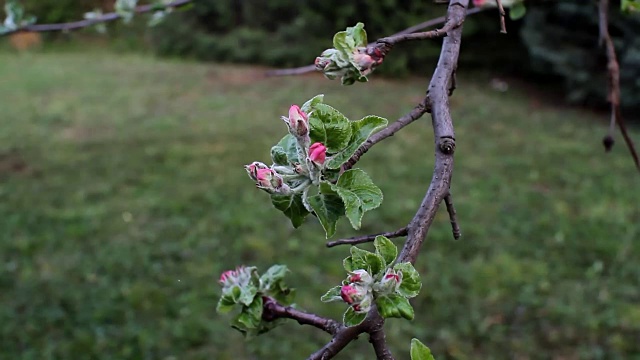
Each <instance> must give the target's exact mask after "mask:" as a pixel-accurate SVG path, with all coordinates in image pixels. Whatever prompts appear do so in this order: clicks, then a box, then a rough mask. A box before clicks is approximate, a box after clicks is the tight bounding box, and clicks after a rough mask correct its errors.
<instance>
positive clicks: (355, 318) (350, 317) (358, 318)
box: [342, 306, 367, 326]
mask: <svg viewBox="0 0 640 360" xmlns="http://www.w3.org/2000/svg"><path fill="white" fill-rule="evenodd" d="M366 317H367V313H357V312H355V311H354V310H353V308H352V307H351V306H349V308H348V309H347V311H345V312H344V316H343V317H342V322H343V323H344V325H345V326H356V325H358V324H360V323H361V322H363V321H364V318H366Z"/></svg>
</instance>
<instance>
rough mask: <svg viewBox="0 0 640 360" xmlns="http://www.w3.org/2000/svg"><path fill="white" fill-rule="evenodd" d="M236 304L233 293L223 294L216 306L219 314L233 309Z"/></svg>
mask: <svg viewBox="0 0 640 360" xmlns="http://www.w3.org/2000/svg"><path fill="white" fill-rule="evenodd" d="M235 304H236V302H235V301H234V300H233V298H232V296H231V294H226V295H222V296H220V300H219V301H218V305H217V306H216V311H217V312H218V313H219V314H226V313H228V312H229V311H231V310H232V309H233V306H234V305H235Z"/></svg>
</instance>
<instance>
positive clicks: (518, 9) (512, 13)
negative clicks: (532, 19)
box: [509, 2, 527, 20]
mask: <svg viewBox="0 0 640 360" xmlns="http://www.w3.org/2000/svg"><path fill="white" fill-rule="evenodd" d="M526 13H527V7H526V6H525V5H524V3H523V2H518V3H515V4H513V5H512V6H511V7H510V8H509V18H511V20H518V19H520V18H522V17H523V16H524V15H525V14H526Z"/></svg>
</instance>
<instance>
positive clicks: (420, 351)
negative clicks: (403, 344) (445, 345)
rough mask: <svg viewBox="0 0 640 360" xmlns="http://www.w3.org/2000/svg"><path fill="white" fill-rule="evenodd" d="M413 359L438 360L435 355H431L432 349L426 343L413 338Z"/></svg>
mask: <svg viewBox="0 0 640 360" xmlns="http://www.w3.org/2000/svg"><path fill="white" fill-rule="evenodd" d="M411 360H436V359H435V358H434V357H433V355H431V349H429V348H428V347H427V346H426V345H425V344H423V343H421V342H420V340H418V339H416V338H413V339H411Z"/></svg>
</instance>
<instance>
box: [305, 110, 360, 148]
mask: <svg viewBox="0 0 640 360" xmlns="http://www.w3.org/2000/svg"><path fill="white" fill-rule="evenodd" d="M309 127H310V131H309V137H310V138H311V142H312V143H314V142H321V143H323V144H324V146H326V147H327V151H328V152H329V153H334V152H338V151H340V150H342V149H343V148H345V147H346V146H347V145H348V144H349V140H350V139H351V132H352V129H351V122H350V121H349V119H347V118H346V117H345V116H344V115H342V113H340V112H339V111H338V110H336V109H334V108H332V107H331V106H329V105H326V104H317V105H316V110H315V111H314V112H313V113H311V115H309Z"/></svg>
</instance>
